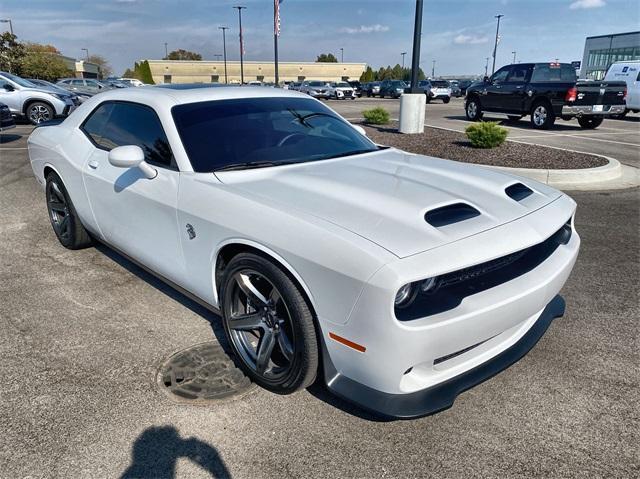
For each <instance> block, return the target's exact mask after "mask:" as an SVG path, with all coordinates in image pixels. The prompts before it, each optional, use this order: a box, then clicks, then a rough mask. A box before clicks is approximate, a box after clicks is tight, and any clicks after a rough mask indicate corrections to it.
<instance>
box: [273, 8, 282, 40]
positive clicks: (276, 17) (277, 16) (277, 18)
mask: <svg viewBox="0 0 640 479" xmlns="http://www.w3.org/2000/svg"><path fill="white" fill-rule="evenodd" d="M283 1H284V0H273V2H274V3H273V7H274V10H273V11H274V14H273V32H274V33H275V35H276V36H278V37H279V36H280V4H281V3H282V2H283Z"/></svg>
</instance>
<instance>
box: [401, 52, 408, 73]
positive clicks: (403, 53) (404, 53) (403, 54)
mask: <svg viewBox="0 0 640 479" xmlns="http://www.w3.org/2000/svg"><path fill="white" fill-rule="evenodd" d="M406 54H407V52H402V53H401V54H400V55H402V69H403V70H404V56H405V55H406Z"/></svg>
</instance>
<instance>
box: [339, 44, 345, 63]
mask: <svg viewBox="0 0 640 479" xmlns="http://www.w3.org/2000/svg"><path fill="white" fill-rule="evenodd" d="M340 63H344V48H342V47H340Z"/></svg>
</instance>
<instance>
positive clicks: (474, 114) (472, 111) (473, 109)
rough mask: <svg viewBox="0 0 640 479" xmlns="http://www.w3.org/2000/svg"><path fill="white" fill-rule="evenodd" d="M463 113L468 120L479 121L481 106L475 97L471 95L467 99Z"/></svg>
mask: <svg viewBox="0 0 640 479" xmlns="http://www.w3.org/2000/svg"><path fill="white" fill-rule="evenodd" d="M464 113H465V115H466V116H467V120H469V121H480V120H481V119H482V108H481V107H480V102H479V101H478V99H477V98H475V97H472V98H469V100H467V104H466V106H465V108H464Z"/></svg>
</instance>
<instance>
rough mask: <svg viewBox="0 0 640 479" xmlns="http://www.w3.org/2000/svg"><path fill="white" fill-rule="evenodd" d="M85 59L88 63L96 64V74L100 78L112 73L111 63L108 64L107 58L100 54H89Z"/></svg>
mask: <svg viewBox="0 0 640 479" xmlns="http://www.w3.org/2000/svg"><path fill="white" fill-rule="evenodd" d="M87 61H88V62H89V63H93V64H94V65H98V76H99V77H100V78H106V77H109V76H111V74H112V73H113V69H112V68H111V65H109V62H108V61H107V59H106V58H105V57H103V56H102V55H91V56H90V57H89V58H88V59H87Z"/></svg>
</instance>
